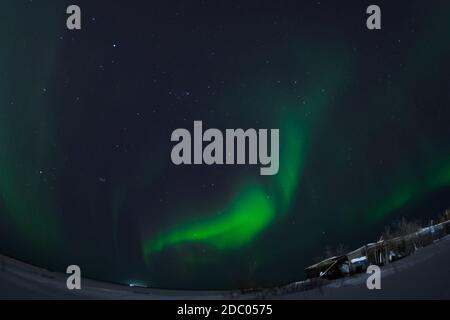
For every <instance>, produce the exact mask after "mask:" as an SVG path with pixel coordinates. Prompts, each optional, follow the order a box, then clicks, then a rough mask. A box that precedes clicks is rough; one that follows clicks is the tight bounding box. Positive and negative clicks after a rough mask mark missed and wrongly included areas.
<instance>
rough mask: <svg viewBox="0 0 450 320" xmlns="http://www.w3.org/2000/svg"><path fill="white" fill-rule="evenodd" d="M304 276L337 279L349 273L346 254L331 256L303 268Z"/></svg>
mask: <svg viewBox="0 0 450 320" xmlns="http://www.w3.org/2000/svg"><path fill="white" fill-rule="evenodd" d="M305 273H306V278H308V279H314V278H324V279H337V278H340V277H342V276H344V275H346V274H349V261H348V258H347V256H346V255H342V256H336V257H331V258H328V259H325V260H323V261H321V262H319V263H316V264H314V265H312V266H310V267H308V268H306V269H305Z"/></svg>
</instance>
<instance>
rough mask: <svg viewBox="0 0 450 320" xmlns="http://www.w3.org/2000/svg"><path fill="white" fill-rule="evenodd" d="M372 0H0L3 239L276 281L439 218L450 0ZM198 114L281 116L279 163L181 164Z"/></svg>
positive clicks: (110, 264)
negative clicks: (374, 16)
mask: <svg viewBox="0 0 450 320" xmlns="http://www.w3.org/2000/svg"><path fill="white" fill-rule="evenodd" d="M372 2H373V1H370V2H368V1H331V0H330V1H325V0H321V1H306V0H305V1H300V0H297V1H270V2H269V1H212V0H211V1H207V0H203V1H178V2H175V1H137V0H136V1H125V0H115V1H106V0H99V1H82V0H77V1H70V2H68V1H62V0H61V1H51V0H27V1H26V0H5V1H2V4H1V10H0V39H1V50H0V252H1V253H4V254H7V255H10V256H12V257H15V258H18V259H21V260H24V261H27V262H30V263H33V264H36V265H39V266H44V267H46V268H48V269H51V270H57V271H63V272H64V271H65V268H66V267H67V266H68V265H70V264H77V265H79V266H80V267H81V269H82V274H83V276H85V277H89V278H95V279H100V280H105V281H112V282H118V283H124V284H130V283H135V284H142V285H147V286H151V287H160V288H179V289H180V288H191V289H225V288H242V287H250V286H268V285H276V284H283V283H286V282H290V281H295V280H301V279H303V278H304V271H303V270H304V268H305V267H306V266H308V265H309V264H312V263H313V262H314V261H313V259H314V257H315V256H317V255H321V254H322V253H323V251H324V248H325V247H326V246H337V245H338V244H340V243H342V244H345V245H346V246H347V247H348V248H349V249H354V248H357V247H359V246H361V245H363V244H364V243H367V242H373V241H376V240H377V239H378V237H379V236H380V234H381V233H382V231H383V229H384V226H385V225H387V224H389V223H391V222H392V221H393V220H395V219H399V218H401V217H406V218H407V219H411V220H413V219H419V220H421V221H423V222H426V221H428V220H429V219H430V218H435V217H436V216H437V215H439V214H440V213H441V212H442V211H443V210H444V209H445V208H447V207H449V206H450V201H449V196H450V148H449V147H450V145H449V142H450V125H449V124H450V90H449V85H450V60H449V57H450V41H449V38H448V35H449V33H450V19H449V14H450V3H448V1H432V3H429V2H428V1H423V0H422V1H414V0H409V1H395V2H394V1H376V2H373V3H372ZM374 3H375V4H378V5H379V6H380V7H381V10H382V30H377V31H369V30H368V29H367V28H366V18H367V15H366V13H365V12H366V8H367V6H368V5H370V4H374ZM70 4H77V5H79V6H80V7H81V9H82V30H80V31H69V30H67V28H66V18H67V15H66V8H67V6H68V5H70ZM194 120H202V121H203V125H204V127H206V128H219V129H221V130H223V131H224V130H225V129H226V128H244V129H247V128H256V129H260V128H261V129H262V128H266V129H271V128H279V129H280V170H279V173H278V174H277V175H274V176H261V175H260V174H259V166H206V165H204V166H175V165H173V164H172V162H171V160H170V153H171V149H172V147H173V145H174V143H173V142H171V141H170V136H171V133H172V131H174V130H175V129H177V128H187V129H189V130H191V131H192V130H193V122H194Z"/></svg>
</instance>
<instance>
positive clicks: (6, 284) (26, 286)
mask: <svg viewBox="0 0 450 320" xmlns="http://www.w3.org/2000/svg"><path fill="white" fill-rule="evenodd" d="M2 259H3V265H2V261H1V260H2ZM381 270H382V273H381V290H368V289H367V287H366V279H367V277H368V275H367V274H360V275H357V276H354V277H350V278H345V279H340V280H336V281H332V282H330V283H328V284H326V285H324V286H322V287H320V288H316V289H313V290H309V291H303V292H294V293H290V294H278V295H270V294H265V295H264V297H265V298H267V299H352V300H354V299H450V236H447V237H446V238H443V239H441V240H440V241H438V242H436V243H434V244H432V245H430V246H428V247H425V248H421V249H420V250H418V251H417V252H416V253H414V254H413V255H411V256H409V257H406V258H404V259H402V260H399V261H397V262H395V263H393V264H390V265H388V266H386V267H384V268H382V269H381ZM255 297H258V295H254V294H248V295H241V294H239V293H237V292H230V291H227V292H224V291H174V290H158V289H146V288H138V287H134V288H132V287H126V286H121V285H115V284H109V283H103V282H97V281H92V280H86V279H85V280H83V282H82V290H75V291H70V290H68V289H67V288H66V275H65V274H61V273H53V272H49V271H46V270H43V269H39V268H36V267H33V266H30V265H27V264H24V263H21V262H18V261H15V260H11V259H8V258H4V257H3V258H2V257H0V299H180V300H191V299H230V298H235V299H236V298H237V299H252V298H255Z"/></svg>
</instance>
